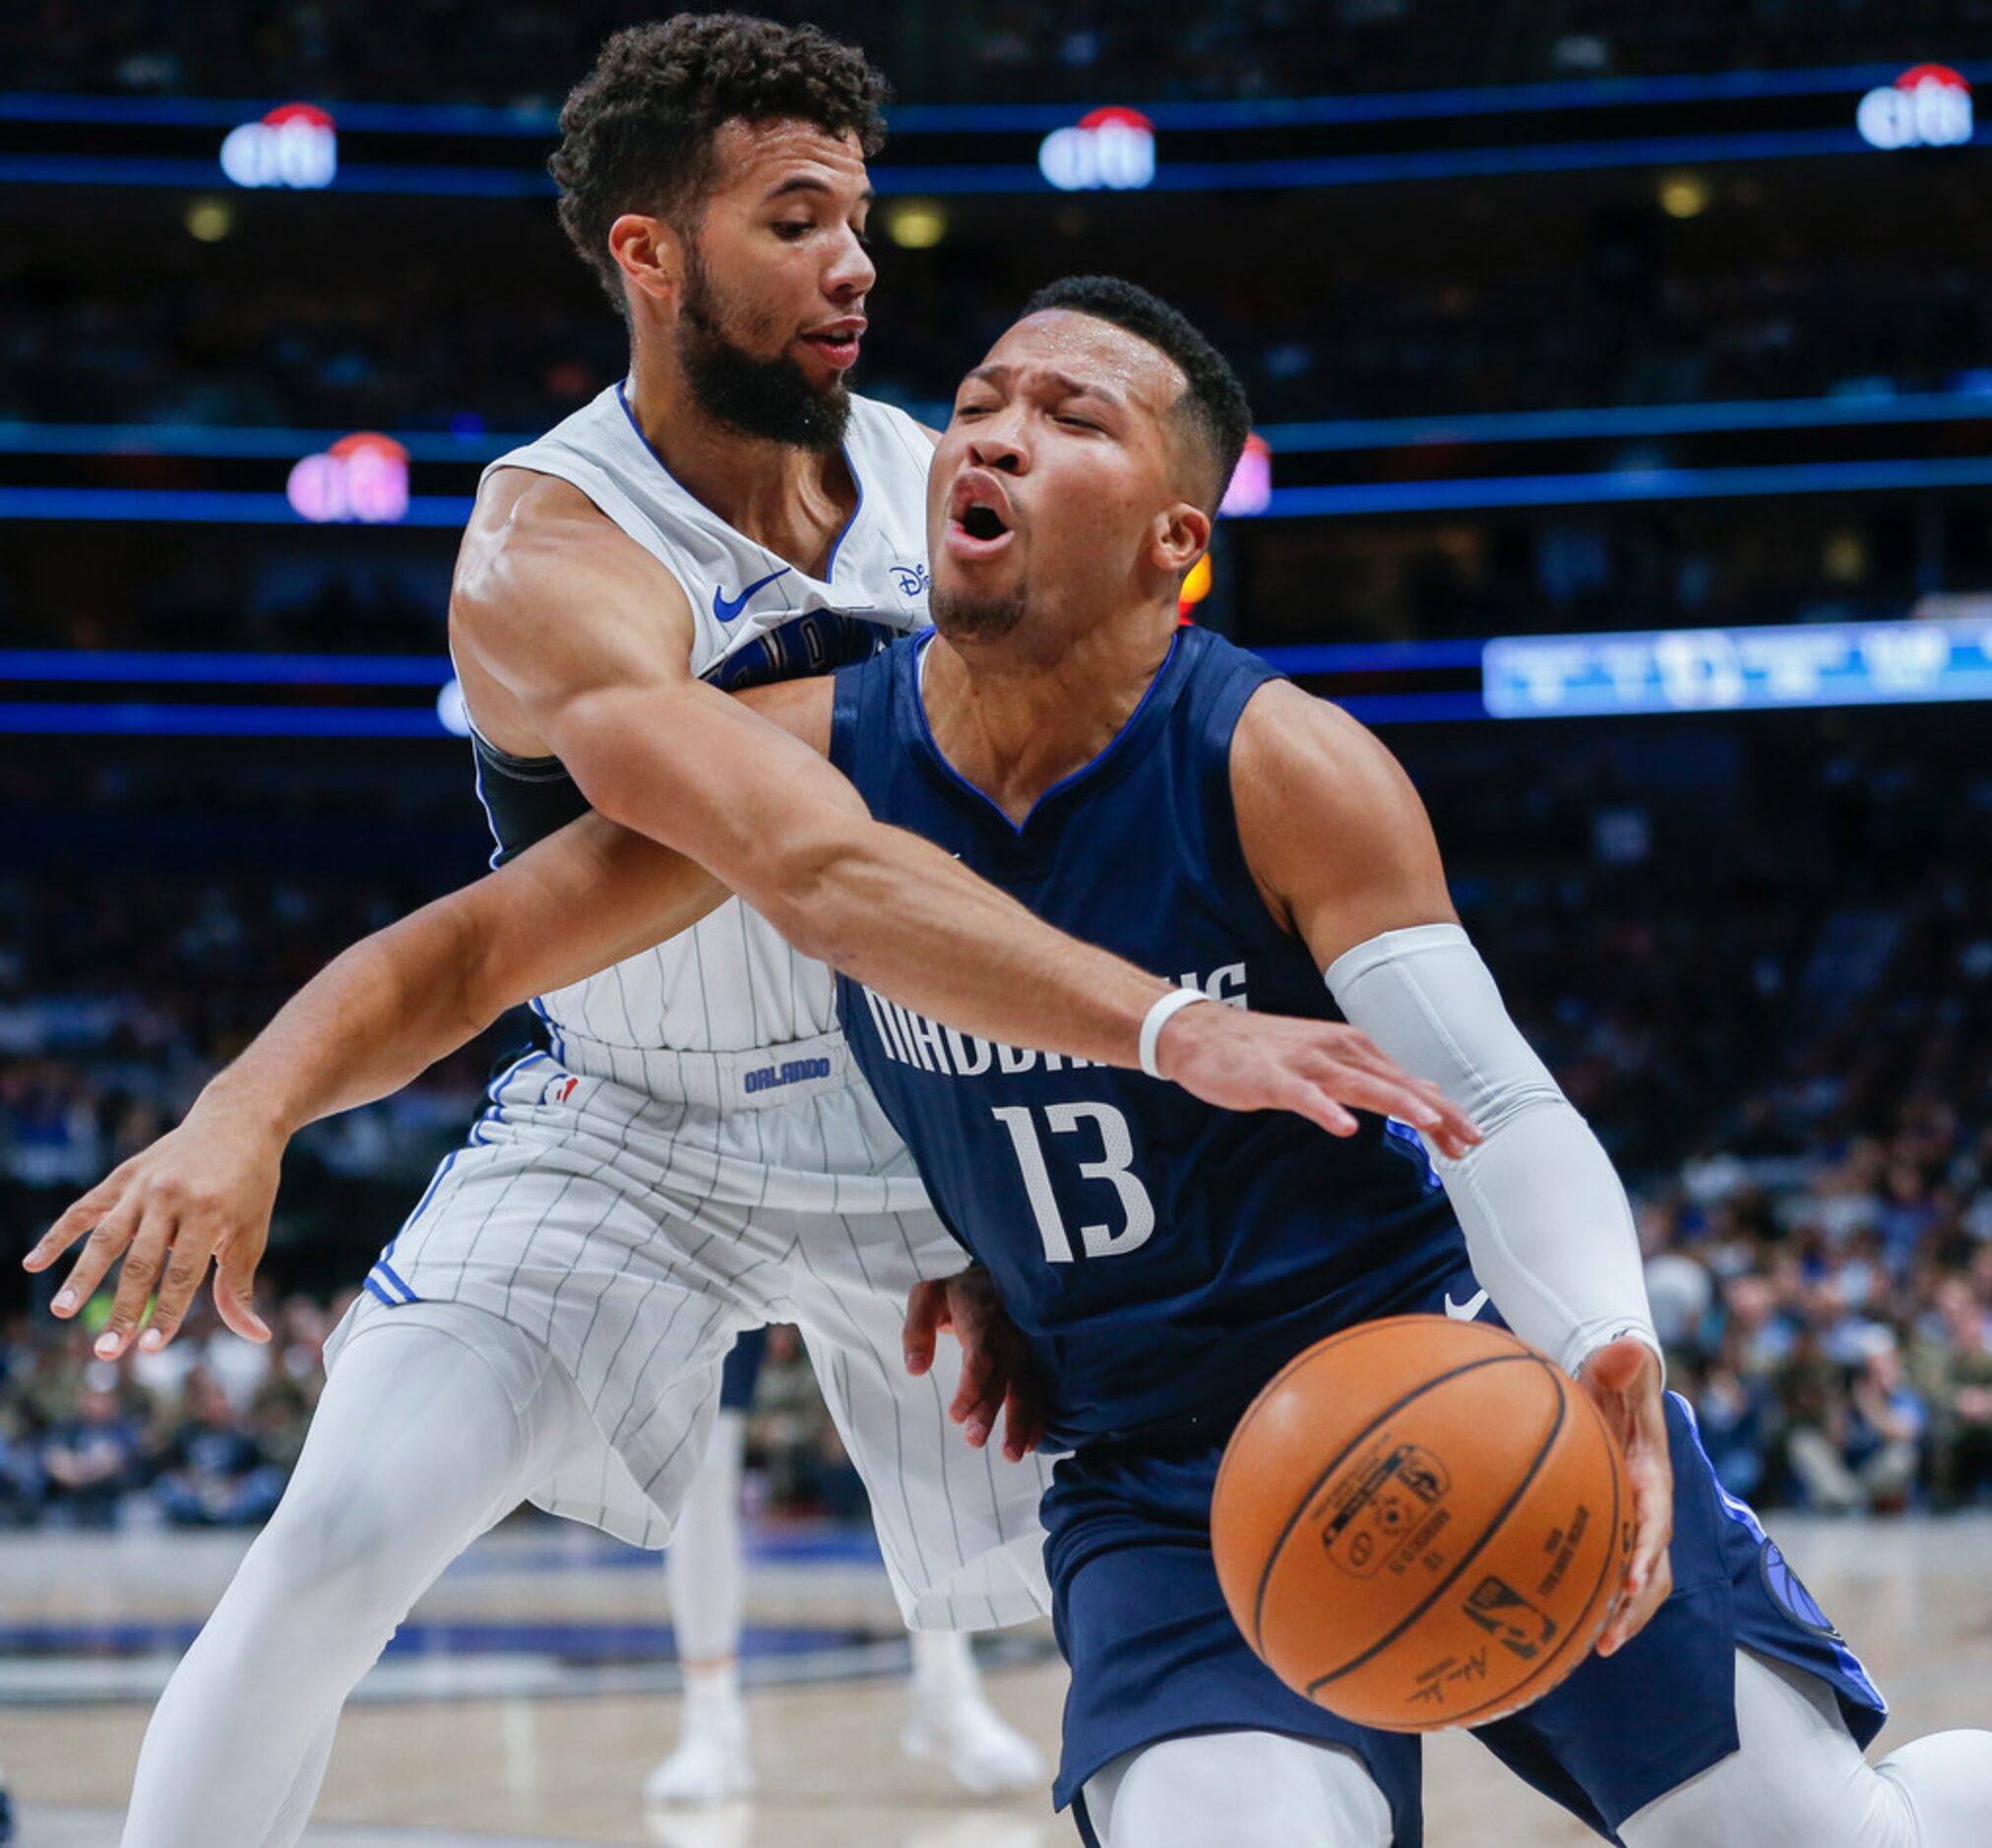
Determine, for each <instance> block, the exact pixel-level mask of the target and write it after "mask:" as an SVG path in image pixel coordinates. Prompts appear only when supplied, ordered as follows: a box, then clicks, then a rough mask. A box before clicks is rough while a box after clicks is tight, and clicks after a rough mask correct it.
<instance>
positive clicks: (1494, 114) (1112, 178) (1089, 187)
mask: <svg viewBox="0 0 1992 1848" xmlns="http://www.w3.org/2000/svg"><path fill="white" fill-rule="evenodd" d="M1988 78H1992V64H1987V63H1984V62H1964V63H1960V64H1958V65H1955V66H1953V65H1948V64H1939V63H1922V64H1916V65H1911V66H1909V67H1908V68H1906V69H1904V68H1902V67H1900V66H1896V65H1876V64H1863V65H1843V66H1836V67H1833V68H1830V69H1820V70H1809V71H1808V70H1783V71H1724V72H1715V73H1710V74H1706V75H1700V76H1680V77H1649V78H1598V79H1587V80H1582V81H1578V82H1562V83H1540V84H1519V85H1507V86H1499V87H1489V88H1484V89H1469V90H1443V91H1421V92H1396V93H1385V94H1376V95H1340V96H1307V97H1287V98H1254V99H1250V100H1234V101H1222V102H1218V101H1212V102H1190V101H1165V102H1147V103H1141V104H1140V105H1139V106H1133V105H1131V104H1130V103H1129V102H1126V101H1107V102H1105V103H1103V104H1101V105H1099V106H1091V107H1089V106H1087V105H1085V104H1065V103H970V104H913V105H907V106H903V107H900V108H896V109H894V110H892V111H891V115H890V126H891V131H892V138H891V141H890V143H889V144H888V146H887V148H886V151H885V153H884V154H883V155H882V157H881V158H880V159H879V160H878V161H877V162H875V163H874V165H873V169H872V177H873V181H874V183H875V184H876V185H877V187H878V189H879V191H880V192H881V193H882V194H889V195H890V194H901V195H907V194H910V195H933V196H944V195H951V194H972V193H984V194H1005V193H1009V194H1017V193H1044V192H1047V191H1049V192H1054V193H1056V192H1079V193H1122V194H1133V193H1146V192H1199V191H1236V190H1245V189H1261V188H1288V187H1329V186H1365V185H1373V184H1382V183H1388V182H1394V181H1407V180H1411V181H1415V180H1437V179H1450V178H1457V177H1462V176H1468V175H1474V176H1491V175H1498V174H1528V173H1567V172H1584V171H1589V170H1592V169H1595V168H1599V167H1638V166H1666V165H1695V164H1699V163H1702V162H1707V161H1722V160H1772V159H1785V158H1792V157H1797V156H1805V155H1855V156H1863V155H1865V156H1868V157H1873V156H1874V154H1876V153H1877V152H1878V153H1880V154H1884V155H1886V156H1888V157H1892V158H1896V157H1908V158H1917V157H1920V156H1921V154H1923V153H1926V152H1927V151H1930V150H1937V151H1943V150H1955V149H1960V148H1965V147H1968V146H1971V145H1972V144H1974V143H1975V142H1976V141H1977V139H1978V128H1977V122H1976V119H1975V116H1974V113H1973V107H1972V94H1971V86H1972V85H1973V84H1974V83H1983V82H1985V81H1986V80H1987V79H1988ZM556 132H557V131H556V126H555V121H554V113H553V111H552V109H551V108H549V107H546V106H544V105H537V104H535V105H532V106H527V107H520V108H490V107H483V106H479V105H473V104H458V103H434V104H424V103H379V102H367V101H363V100H354V101H343V100H331V99H327V98H317V99H310V98H292V99H288V100H282V101H278V102H276V103H275V104H274V105H273V104H272V103H271V102H270V101H268V100H264V101H259V102H249V101H240V100H226V99H220V98H212V97H198V96H95V95H62V94H57V93H53V92H33V91H15V92H0V181H9V182H14V183H18V184H26V185H35V184H40V185H102V186H120V187H126V186H163V187H179V188H185V189H190V190H192V189H199V188H203V187H209V186H216V185H219V184H232V185H234V186H238V187H247V188H253V189H257V190H269V191H278V192H281V191H290V192H300V193H327V192H330V193H405V194H414V195H433V196H444V195H469V196H482V197H487V198H504V197H512V198H523V197H532V198H538V197H545V196H546V195H547V194H548V193H550V191H551V182H550V181H549V180H548V178H547V176H546V172H545V165H544V162H545V157H546V154H547V152H548V150H549V149H550V147H551V146H552V143H553V141H554V138H555V135H556Z"/></svg>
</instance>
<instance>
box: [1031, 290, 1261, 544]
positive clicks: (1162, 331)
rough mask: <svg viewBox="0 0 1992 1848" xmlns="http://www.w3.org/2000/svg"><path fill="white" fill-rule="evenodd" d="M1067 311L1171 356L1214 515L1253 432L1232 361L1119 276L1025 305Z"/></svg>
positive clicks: (1180, 408)
mask: <svg viewBox="0 0 1992 1848" xmlns="http://www.w3.org/2000/svg"><path fill="white" fill-rule="evenodd" d="M1052 309H1064V310H1066V311H1067V312H1068V313H1071V314H1080V315H1091V316H1092V317H1093V319H1094V320H1096V321H1107V322H1111V323H1112V324H1113V325H1114V326H1115V327H1117V328H1125V329H1126V330H1127V332H1128V333H1130V334H1132V335H1134V336H1136V338H1137V339H1144V340H1147V341H1148V343H1149V344H1150V345H1151V346H1152V347H1155V348H1156V349H1158V350H1159V351H1161V352H1164V353H1166V354H1168V356H1169V357H1170V358H1171V359H1173V360H1174V361H1175V362H1176V364H1177V366H1179V367H1180V368H1181V370H1182V374H1183V377H1184V378H1185V379H1186V380H1187V381H1188V382H1189V383H1188V387H1187V389H1186V390H1185V391H1184V393H1183V396H1182V397H1181V398H1179V399H1178V400H1176V404H1175V411H1176V414H1177V415H1178V416H1179V417H1181V418H1183V419H1184V420H1185V422H1187V423H1188V425H1189V427H1190V432H1191V436H1192V438H1193V440H1194V441H1195V442H1196V443H1197V444H1198V445H1199V446H1200V447H1201V448H1202V449H1203V451H1204V453H1205V455H1206V456H1207V458H1208V459H1209V461H1210V462H1211V465H1212V467H1213V469H1214V472H1215V474H1216V486H1215V487H1214V489H1213V490H1212V495H1211V509H1210V511H1211V512H1213V513H1215V512H1216V508H1217V502H1218V501H1219V500H1221V499H1222V498H1223V495H1224V490H1225V489H1226V488H1227V487H1229V486H1230V485H1231V476H1232V474H1233V472H1234V471H1235V470H1236V469H1237V466H1238V458H1239V457H1240V456H1242V455H1243V454H1244V453H1245V439H1246V438H1247V437H1248V436H1249V435H1251V433H1252V406H1251V405H1250V404H1249V403H1248V402H1247V401H1246V399H1245V388H1244V386H1243V385H1241V384H1240V383H1239V381H1238V375H1237V373H1235V372H1234V371H1232V369H1231V362H1230V361H1229V360H1228V359H1226V358H1225V357H1224V355H1223V354H1222V353H1220V352H1219V351H1218V350H1217V349H1216V347H1214V346H1213V345H1212V344H1211V342H1210V340H1209V339H1206V338H1205V336H1204V334H1203V332H1202V331H1201V330H1200V329H1199V328H1197V327H1196V325H1195V324H1194V323H1193V322H1191V320H1190V319H1189V317H1188V316H1187V315H1185V314H1183V313H1182V312H1181V310H1180V309H1176V308H1171V307H1170V306H1169V304H1168V303H1167V302H1165V301H1164V300H1163V299H1162V298H1161V297H1160V296H1159V295H1157V294H1155V293H1154V292H1153V291H1152V290H1150V289H1145V288H1143V287H1142V285H1141V284H1140V283H1139V282H1129V281H1127V280H1125V279H1124V278H1122V277H1117V276H1068V277H1061V278H1060V279H1059V280H1058V281H1056V282H1051V283H1047V284H1046V285H1045V286H1044V287H1043V288H1041V289H1039V290H1038V291H1037V293H1036V294H1034V295H1033V296H1031V298H1030V299H1029V300H1028V301H1027V302H1026V303H1025V304H1024V312H1025V313H1026V314H1027V315H1035V314H1044V313H1047V312H1048V311H1050V310H1052Z"/></svg>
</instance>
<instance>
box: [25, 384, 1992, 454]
mask: <svg viewBox="0 0 1992 1848" xmlns="http://www.w3.org/2000/svg"><path fill="white" fill-rule="evenodd" d="M1980 417H1984V418H1992V384H1988V386H1987V387H1986V389H1984V390H1981V391H1951V392H1901V393H1897V394H1887V393H1872V394H1867V393H1864V394H1861V395H1859V396H1848V397H1826V398H1771V399H1742V400H1733V401H1728V402H1710V403H1696V404H1602V405H1587V406H1580V407H1578V408H1575V409H1570V410H1513V411H1475V412H1469V413H1467V414H1465V415H1463V416H1457V417H1344V418H1339V419H1336V420H1334V421H1324V422H1315V423H1266V424H1261V425H1260V426H1259V434H1260V435H1261V436H1263V437H1264V438H1265V439H1266V440H1267V442H1269V443H1270V444H1272V445H1273V448H1274V451H1275V453H1276V455H1283V456H1284V455H1293V456H1304V455H1310V454H1320V453H1322V452H1325V451H1329V450H1369V449H1410V448H1416V447H1419V446H1421V445H1451V444H1460V445H1465V444H1475V443H1554V442H1583V441H1587V440H1592V439H1599V438H1625V437H1651V436H1690V435H1700V434H1703V433H1705V432H1709V431H1717V430H1823V429H1840V428H1846V427H1849V426H1852V425H1858V424H1880V423H1956V422H1966V421H1969V420H1971V419H1974V418H1980ZM6 447H7V436H6V426H5V425H0V449H4V448H6Z"/></svg>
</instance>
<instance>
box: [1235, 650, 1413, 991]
mask: <svg viewBox="0 0 1992 1848" xmlns="http://www.w3.org/2000/svg"><path fill="white" fill-rule="evenodd" d="M1230 770H1231V793H1232V802H1233V805H1234V808H1235V812H1236V814H1237V818H1238V837H1239V842H1240V845H1241V846H1242V847H1243V848H1244V851H1245V858H1246V862H1247V864H1248V865H1249V866H1250V867H1251V869H1252V874H1253V877H1254V879H1255V880H1256V881H1257V882H1258V884H1259V887H1260V890H1261V892H1262V893H1264V894H1265V896H1266V899H1267V902H1268V904H1269V905H1270V906H1271V907H1272V909H1273V911H1274V913H1275V915H1276V916H1277V917H1281V918H1283V919H1286V920H1288V921H1290V922H1292V923H1293V924H1295V925H1296V926H1297V927H1299V928H1300V929H1301V930H1302V932H1303V934H1304V935H1306V937H1307V938H1308V941H1309V944H1310V946H1311V948H1313V949H1314V950H1315V951H1316V952H1317V953H1319V954H1320V955H1322V956H1323V958H1324V959H1325V960H1326V959H1332V955H1334V954H1337V953H1338V950H1339V949H1345V948H1347V947H1348V946H1349V945H1350V944H1354V943H1360V942H1363V941H1365V940H1366V939H1368V938H1369V937H1372V936H1374V935H1375V934H1376V933H1377V932H1378V931H1380V930H1387V929H1394V928H1396V927H1397V926H1398V925H1400V924H1402V923H1405V922H1431V921H1434V920H1441V921H1443V920H1446V919H1450V918H1451V917H1452V915H1453V912H1452V907H1451V903H1450V901H1449V900H1448V898H1447V896H1446V888H1445V874H1444V869H1443V867H1442V865H1441V863H1440V859H1439V850H1438V843H1437V842H1436V841H1435V840H1434V839H1433V836H1432V827H1431V823H1430V821H1429V820H1428V819H1427V817H1426V815H1425V806H1424V804H1423V802H1421V801H1420V800H1419V798H1418V792H1417V790H1416V789H1415V788H1414V787H1413V786H1412V783H1411V779H1410V777H1409V776H1407V775H1406V774H1405V773H1404V769H1403V766H1402V765H1401V764H1400V763H1399V762H1398V760H1397V759H1396V757H1394V756H1393V755H1392V754H1391V752H1390V751H1389V750H1388V749H1386V747H1385V746H1384V745H1383V743H1382V742H1381V741H1380V740H1379V739H1378V738H1377V737H1376V736H1375V734H1374V733H1372V732H1371V731H1369V730H1368V729H1367V728H1366V727H1365V726H1363V725H1361V724H1358V723H1357V722H1356V720H1354V719H1353V718H1351V717H1350V716H1349V715H1348V714H1347V713H1346V712H1344V711H1343V710H1342V709H1341V708H1339V707H1337V706H1332V705H1330V704H1329V703H1328V702H1327V701H1326V700H1317V699H1315V698H1313V697H1312V696H1311V695H1309V694H1306V693H1303V692H1301V691H1300V689H1299V688H1298V687H1295V686H1293V685H1292V684H1291V683H1290V682H1287V681H1283V680H1280V681H1269V682H1268V683H1267V684H1266V685H1264V686H1262V687H1261V688H1260V689H1259V690H1258V692H1257V693H1256V694H1254V696H1253V698H1252V701H1251V703H1250V705H1249V706H1247V708H1245V712H1244V714H1243V716H1242V717H1241V719H1240V720H1239V723H1238V728H1237V732H1236V735H1235V737H1234V739H1233V742H1232V750H1231V766H1230Z"/></svg>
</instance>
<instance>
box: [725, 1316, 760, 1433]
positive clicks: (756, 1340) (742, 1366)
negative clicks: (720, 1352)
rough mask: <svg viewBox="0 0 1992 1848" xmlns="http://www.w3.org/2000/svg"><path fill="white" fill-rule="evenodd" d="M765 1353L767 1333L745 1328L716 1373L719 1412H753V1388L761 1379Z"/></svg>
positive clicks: (758, 1329)
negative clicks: (717, 1376)
mask: <svg viewBox="0 0 1992 1848" xmlns="http://www.w3.org/2000/svg"><path fill="white" fill-rule="evenodd" d="M767 1352H768V1330H767V1329H766V1328H747V1329H744V1330H742V1332H741V1335H740V1338H739V1339H738V1340H737V1341H735V1342H734V1343H733V1346H732V1349H731V1351H730V1352H729V1353H728V1354H727V1356H726V1364H725V1365H724V1366H723V1367H721V1368H720V1369H719V1409H720V1410H721V1411H722V1412H745V1411H752V1410H753V1408H754V1387H755V1386H756V1385H757V1384H758V1383H759V1381H760V1379H761V1361H762V1358H763V1356H764V1355H766V1354H767Z"/></svg>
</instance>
